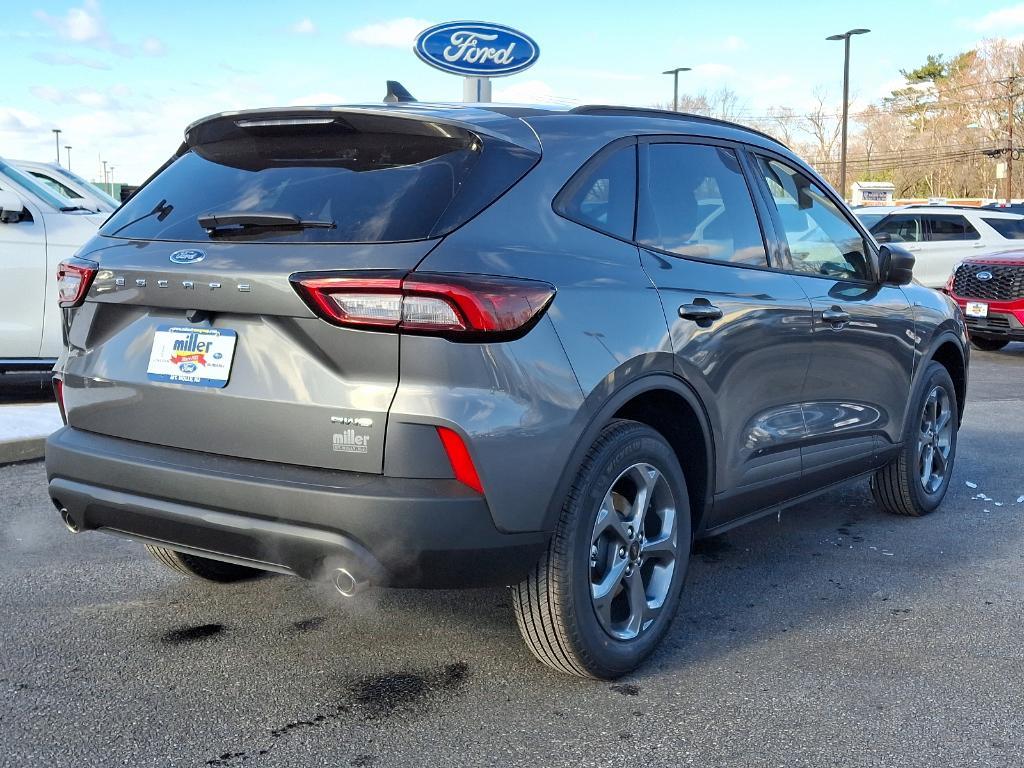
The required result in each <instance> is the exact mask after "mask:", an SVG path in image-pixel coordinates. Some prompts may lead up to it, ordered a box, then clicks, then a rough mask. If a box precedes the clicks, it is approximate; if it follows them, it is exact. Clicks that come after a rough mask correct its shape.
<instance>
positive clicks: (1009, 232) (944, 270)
mask: <svg viewBox="0 0 1024 768" xmlns="http://www.w3.org/2000/svg"><path fill="white" fill-rule="evenodd" d="M871 234H873V235H874V236H875V239H876V240H878V241H879V242H880V243H898V244H899V245H901V246H903V247H904V248H906V249H907V250H908V251H910V252H911V253H913V254H914V258H915V259H916V263H915V266H914V277H915V278H917V280H918V281H919V282H921V283H923V284H924V285H927V286H928V287H929V288H942V287H943V286H944V285H945V284H946V281H947V280H948V279H949V276H950V275H951V274H952V273H953V268H954V267H955V266H956V265H957V264H959V263H960V262H961V261H963V260H964V259H965V258H967V257H969V256H984V255H988V254H991V253H998V252H999V251H1005V250H1006V249H1007V248H1012V247H1013V246H1014V241H1016V240H1021V239H1024V216H1020V215H1018V214H1015V213H1006V212H1004V211H1002V210H998V209H991V208H959V207H954V206H937V205H923V206H913V207H906V208H902V209H900V210H899V211H897V212H894V213H891V214H889V215H888V216H886V217H885V218H884V219H882V220H881V221H879V222H878V223H876V224H874V225H873V226H872V227H871Z"/></svg>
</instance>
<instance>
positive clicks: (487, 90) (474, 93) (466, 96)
mask: <svg viewBox="0 0 1024 768" xmlns="http://www.w3.org/2000/svg"><path fill="white" fill-rule="evenodd" d="M462 100H463V101H464V102H466V103H473V102H480V103H485V102H489V101H490V100H491V78H489V77H466V78H463V80H462Z"/></svg>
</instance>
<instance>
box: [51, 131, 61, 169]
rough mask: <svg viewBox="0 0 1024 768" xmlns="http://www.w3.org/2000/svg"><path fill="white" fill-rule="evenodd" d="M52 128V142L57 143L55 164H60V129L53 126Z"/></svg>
mask: <svg viewBox="0 0 1024 768" xmlns="http://www.w3.org/2000/svg"><path fill="white" fill-rule="evenodd" d="M52 130H53V139H54V143H55V144H56V145H57V165H60V134H61V130H60V128H54V129H52Z"/></svg>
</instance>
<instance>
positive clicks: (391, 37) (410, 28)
mask: <svg viewBox="0 0 1024 768" xmlns="http://www.w3.org/2000/svg"><path fill="white" fill-rule="evenodd" d="M429 26H430V22H429V21H424V20H423V19H414V18H412V17H410V16H405V17H403V18H400V19H391V20H390V21H381V22H378V23H376V24H367V25H366V26H365V27H360V28H359V29H353V30H352V31H351V32H349V33H348V34H347V35H346V36H345V39H347V40H348V41H349V42H350V43H356V44H357V45H372V46H376V47H384V48H411V47H412V44H413V43H414V42H415V40H416V35H418V34H419V33H420V32H422V31H423V30H424V29H426V28H427V27H429Z"/></svg>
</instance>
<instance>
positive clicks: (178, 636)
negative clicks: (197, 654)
mask: <svg viewBox="0 0 1024 768" xmlns="http://www.w3.org/2000/svg"><path fill="white" fill-rule="evenodd" d="M223 631H224V625H223V624H199V625H197V626H194V627H178V628H177V629H172V630H170V631H168V632H165V633H164V634H163V635H162V636H161V637H160V642H162V643H165V644H166V645H181V644H183V643H194V642H197V641H199V640H206V639H207V638H210V637H213V636H214V635H219V634H220V633H221V632H223Z"/></svg>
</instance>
